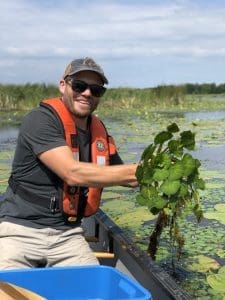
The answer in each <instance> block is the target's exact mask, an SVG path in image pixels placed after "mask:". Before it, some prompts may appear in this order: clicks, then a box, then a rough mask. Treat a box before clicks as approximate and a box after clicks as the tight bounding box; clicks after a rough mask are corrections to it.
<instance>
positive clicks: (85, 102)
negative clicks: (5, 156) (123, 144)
mask: <svg viewBox="0 0 225 300" xmlns="http://www.w3.org/2000/svg"><path fill="white" fill-rule="evenodd" d="M107 83H108V80H107V78H106V76H105V74H104V72H103V70H102V68H101V67H100V66H99V65H98V64H97V63H96V62H95V61H94V60H93V59H91V58H84V59H83V58H81V59H75V60H73V61H72V62H71V63H70V64H69V65H68V66H67V68H66V70H65V72H64V75H63V78H62V80H60V83H59V90H60V93H61V97H60V98H54V99H48V100H44V101H42V102H41V104H40V106H39V107H38V108H35V109H33V110H32V111H31V112H30V113H29V114H28V115H27V116H26V117H25V118H24V121H23V123H22V125H21V128H20V132H19V136H18V142H17V147H16V151H15V157H14V161H13V165H12V173H11V176H10V179H9V187H8V188H7V191H6V193H5V196H4V199H3V201H2V202H1V206H0V222H1V223H0V249H1V259H0V269H10V268H26V267H27V268H29V267H40V266H41V267H45V266H46V267H48V266H66V265H84V264H97V263H98V261H97V259H96V258H95V256H94V254H93V252H92V251H91V249H90V248H89V245H88V243H87V242H86V241H85V239H84V237H83V231H82V227H81V221H82V218H83V217H85V216H90V215H92V214H94V213H95V212H96V211H97V209H98V207H99V202H100V197H101V191H102V188H103V187H106V186H114V185H125V186H130V187H135V186H137V181H136V177H135V172H136V167H137V166H136V165H135V164H127V165H126V164H122V163H123V162H122V160H121V158H120V156H119V155H118V153H117V151H116V146H115V144H114V142H113V139H112V137H111V136H109V134H108V133H107V131H106V129H105V127H104V125H103V124H102V122H101V121H100V120H99V119H98V118H97V117H96V116H94V115H93V114H92V113H93V112H94V110H95V109H96V108H97V106H98V104H99V101H100V98H101V97H102V96H103V94H104V92H105V90H106V88H105V87H104V84H107Z"/></svg>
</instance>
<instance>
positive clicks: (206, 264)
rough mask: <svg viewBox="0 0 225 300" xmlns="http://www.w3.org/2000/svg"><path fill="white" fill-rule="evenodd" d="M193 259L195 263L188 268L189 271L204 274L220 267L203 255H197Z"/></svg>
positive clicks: (213, 260)
mask: <svg viewBox="0 0 225 300" xmlns="http://www.w3.org/2000/svg"><path fill="white" fill-rule="evenodd" d="M193 259H194V261H195V262H194V263H193V264H191V265H190V266H189V268H190V270H191V271H196V272H200V273H206V272H208V271H209V270H217V269H219V267H220V265H219V263H218V262H217V261H216V260H215V259H213V258H211V257H208V256H205V255H198V256H195V257H193Z"/></svg>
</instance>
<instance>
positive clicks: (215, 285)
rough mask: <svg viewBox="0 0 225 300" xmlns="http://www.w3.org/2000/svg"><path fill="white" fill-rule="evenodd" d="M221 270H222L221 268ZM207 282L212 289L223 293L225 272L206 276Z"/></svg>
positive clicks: (224, 291)
mask: <svg viewBox="0 0 225 300" xmlns="http://www.w3.org/2000/svg"><path fill="white" fill-rule="evenodd" d="M221 269H223V268H221ZM207 282H208V284H209V285H210V286H211V288H212V289H214V290H216V291H217V292H220V293H225V271H224V269H223V270H222V271H219V272H218V273H217V274H211V275H208V276H207Z"/></svg>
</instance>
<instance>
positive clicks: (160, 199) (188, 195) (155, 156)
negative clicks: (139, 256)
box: [136, 123, 205, 267]
mask: <svg viewBox="0 0 225 300" xmlns="http://www.w3.org/2000/svg"><path fill="white" fill-rule="evenodd" d="M179 132H180V129H179V127H178V126H177V124H176V123H173V124H171V125H169V126H168V127H167V129H166V130H164V131H161V132H159V133H158V134H157V135H156V136H155V138H154V142H153V143H152V144H150V145H149V146H148V147H146V148H145V150H144V152H143V153H142V156H141V160H140V163H139V165H138V168H137V171H136V177H137V180H138V182H139V184H140V190H139V192H138V194H137V197H136V199H137V202H138V203H139V204H140V205H144V206H147V207H148V209H149V210H150V212H151V213H152V214H154V215H158V217H157V220H156V222H155V225H154V229H153V231H152V233H151V234H150V237H149V245H148V249H147V252H148V253H149V254H150V256H151V257H152V259H153V260H155V259H156V252H157V250H158V246H159V239H160V236H161V234H162V232H163V230H164V229H165V228H168V227H169V237H170V244H171V249H172V253H174V252H176V254H177V258H178V259H179V258H180V256H181V254H182V249H183V246H184V242H185V240H184V236H183V234H182V232H181V230H180V226H179V218H180V217H182V216H183V215H184V214H185V212H186V210H187V209H189V210H190V211H192V212H193V213H194V215H195V217H196V219H197V222H200V220H201V219H202V217H203V213H202V209H201V204H200V197H199V189H204V188H205V182H204V180H203V179H202V178H200V177H199V167H200V166H201V163H200V161H199V160H198V159H195V158H193V157H192V155H191V154H190V153H188V150H193V149H194V147H195V134H194V133H193V132H191V131H190V130H188V131H183V132H180V133H179ZM172 257H173V256H172ZM172 265H173V267H174V260H173V259H172Z"/></svg>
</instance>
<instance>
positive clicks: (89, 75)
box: [59, 71, 103, 119]
mask: <svg viewBox="0 0 225 300" xmlns="http://www.w3.org/2000/svg"><path fill="white" fill-rule="evenodd" d="M71 78H72V79H75V80H80V81H83V82H86V83H87V84H98V85H101V86H102V85H103V84H102V80H101V77H100V76H99V75H98V74H97V73H95V72H92V71H82V72H79V73H77V74H75V75H74V76H71ZM59 89H60V92H61V93H62V99H63V101H64V103H65V104H66V106H67V108H68V109H69V110H70V112H71V113H72V114H73V115H74V116H75V117H76V118H81V119H82V118H87V117H88V116H89V115H90V114H91V113H92V112H93V111H94V110H95V109H96V108H97V106H98V104H99V101H100V97H96V96H94V95H92V92H91V90H90V88H89V87H87V88H86V89H85V90H84V91H83V92H77V91H74V90H73V89H72V85H71V81H70V80H69V81H67V80H61V81H60V87H59Z"/></svg>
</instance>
